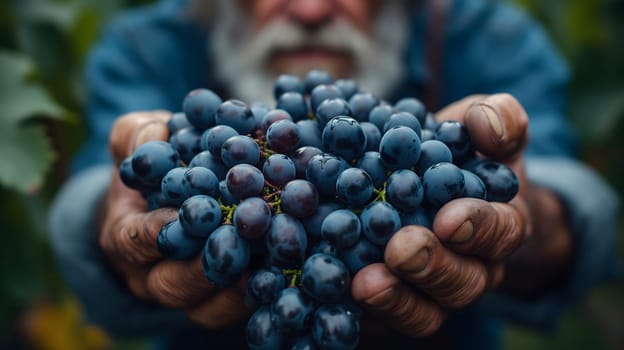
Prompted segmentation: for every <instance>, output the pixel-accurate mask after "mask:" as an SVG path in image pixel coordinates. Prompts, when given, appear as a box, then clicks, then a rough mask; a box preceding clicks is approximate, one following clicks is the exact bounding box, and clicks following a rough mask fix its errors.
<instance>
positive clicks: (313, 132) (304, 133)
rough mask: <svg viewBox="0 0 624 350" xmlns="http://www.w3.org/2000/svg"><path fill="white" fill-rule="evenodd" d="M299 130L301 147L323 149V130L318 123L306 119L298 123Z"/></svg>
mask: <svg viewBox="0 0 624 350" xmlns="http://www.w3.org/2000/svg"><path fill="white" fill-rule="evenodd" d="M297 128H298V129H299V137H300V138H301V141H300V142H299V145H300V146H312V147H316V148H323V140H322V139H321V130H320V129H319V126H318V122H317V121H316V120H312V119H304V120H300V121H298V122H297Z"/></svg>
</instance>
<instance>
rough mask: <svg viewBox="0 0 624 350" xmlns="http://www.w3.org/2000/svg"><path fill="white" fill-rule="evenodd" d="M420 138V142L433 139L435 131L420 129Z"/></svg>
mask: <svg viewBox="0 0 624 350" xmlns="http://www.w3.org/2000/svg"><path fill="white" fill-rule="evenodd" d="M420 140H421V141H422V142H425V141H429V140H435V131H431V130H429V129H422V130H420Z"/></svg>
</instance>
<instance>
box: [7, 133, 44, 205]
mask: <svg viewBox="0 0 624 350" xmlns="http://www.w3.org/2000/svg"><path fill="white" fill-rule="evenodd" d="M0 149H1V150H2V153H0V182H1V183H2V184H3V185H5V186H7V187H9V188H13V189H16V190H19V191H21V192H24V193H31V194H32V193H36V192H38V191H39V189H40V188H41V186H42V184H43V177H44V175H45V173H46V171H47V170H48V168H49V167H50V165H51V164H52V161H53V160H54V153H53V152H52V149H51V148H50V144H49V142H48V139H47V136H46V134H45V131H44V128H43V127H42V126H41V125H26V126H23V127H19V128H14V129H12V130H11V129H5V128H0Z"/></svg>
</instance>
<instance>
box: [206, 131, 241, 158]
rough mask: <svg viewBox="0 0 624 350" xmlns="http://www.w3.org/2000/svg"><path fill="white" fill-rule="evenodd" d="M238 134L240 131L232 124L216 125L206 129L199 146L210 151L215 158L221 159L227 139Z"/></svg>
mask: <svg viewBox="0 0 624 350" xmlns="http://www.w3.org/2000/svg"><path fill="white" fill-rule="evenodd" d="M236 135H238V133H237V132H236V130H234V128H232V127H231V126H227V125H216V126H213V127H212V128H210V129H208V130H206V131H204V133H203V134H202V136H201V140H200V141H199V146H200V147H201V149H202V150H204V151H210V153H211V154H212V155H213V156H214V157H215V158H217V159H219V160H220V159H221V147H222V146H223V143H224V142H225V140H227V139H229V138H230V137H232V136H236Z"/></svg>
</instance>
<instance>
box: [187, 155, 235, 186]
mask: <svg viewBox="0 0 624 350" xmlns="http://www.w3.org/2000/svg"><path fill="white" fill-rule="evenodd" d="M189 167H191V168H194V167H204V168H207V169H210V171H212V172H213V173H214V174H215V175H217V179H219V181H221V180H224V179H225V174H226V173H227V168H226V167H225V165H223V163H221V161H220V160H218V159H217V158H215V157H214V156H213V155H212V154H211V153H210V152H209V151H203V152H199V153H197V155H196V156H195V157H193V159H191V162H190V163H189Z"/></svg>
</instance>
